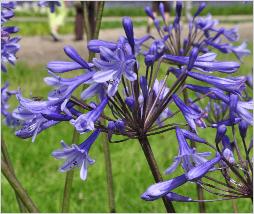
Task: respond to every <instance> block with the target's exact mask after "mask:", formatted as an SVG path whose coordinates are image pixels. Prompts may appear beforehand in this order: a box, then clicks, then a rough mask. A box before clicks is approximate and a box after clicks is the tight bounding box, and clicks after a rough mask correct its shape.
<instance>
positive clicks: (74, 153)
mask: <svg viewBox="0 0 254 214" xmlns="http://www.w3.org/2000/svg"><path fill="white" fill-rule="evenodd" d="M99 134H100V130H95V131H94V132H93V133H92V134H91V135H90V136H89V137H88V138H87V139H86V140H85V141H84V142H83V143H81V144H79V145H76V144H72V145H71V146H69V145H67V144H65V143H64V141H61V145H62V147H63V148H62V149H59V150H55V151H54V152H52V155H53V156H54V157H55V158H56V159H66V161H65V163H64V164H63V165H62V166H61V167H60V169H59V170H60V172H66V171H69V170H71V169H73V168H74V167H78V168H79V167H80V168H81V169H80V178H81V179H82V180H86V177H87V167H88V165H91V164H93V163H94V162H95V161H94V160H93V159H91V158H90V156H89V155H88V153H89V150H90V148H91V146H92V145H93V143H94V142H95V140H96V139H97V138H98V135H99Z"/></svg>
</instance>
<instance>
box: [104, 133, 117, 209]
mask: <svg viewBox="0 0 254 214" xmlns="http://www.w3.org/2000/svg"><path fill="white" fill-rule="evenodd" d="M102 137H103V139H102V141H103V152H104V158H105V168H106V176H107V191H108V206H109V212H110V213H115V212H116V208H115V196H114V188H113V174H112V165H111V158H110V150H109V143H108V140H107V136H106V135H105V134H104V135H102Z"/></svg>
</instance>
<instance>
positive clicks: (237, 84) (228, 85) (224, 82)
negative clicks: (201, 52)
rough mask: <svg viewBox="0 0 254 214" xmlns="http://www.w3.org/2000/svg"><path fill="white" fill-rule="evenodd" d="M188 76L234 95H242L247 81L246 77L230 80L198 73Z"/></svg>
mask: <svg viewBox="0 0 254 214" xmlns="http://www.w3.org/2000/svg"><path fill="white" fill-rule="evenodd" d="M188 76H190V77H192V78H194V79H196V80H200V81H203V82H206V83H209V84H212V85H214V86H215V87H217V88H219V89H221V90H223V91H228V92H232V93H240V92H241V91H242V90H243V89H244V83H245V81H246V77H244V76H241V77H238V78H237V79H236V78H235V79H233V78H231V79H229V78H222V77H216V76H209V75H204V74H200V73H196V72H191V71H190V72H188Z"/></svg>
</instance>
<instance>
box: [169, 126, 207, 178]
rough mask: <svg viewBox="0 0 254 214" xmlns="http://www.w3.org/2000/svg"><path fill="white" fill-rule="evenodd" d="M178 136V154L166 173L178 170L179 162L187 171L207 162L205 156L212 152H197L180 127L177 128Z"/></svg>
mask: <svg viewBox="0 0 254 214" xmlns="http://www.w3.org/2000/svg"><path fill="white" fill-rule="evenodd" d="M176 137H177V141H178V145H179V153H178V156H176V157H175V158H174V162H173V163H172V164H171V165H170V166H169V168H168V169H166V171H165V173H166V174H170V173H172V172H174V171H175V170H176V168H177V167H178V165H179V164H182V167H183V169H184V170H185V172H188V171H189V170H190V169H192V168H193V167H194V166H197V165H199V164H202V163H205V162H206V161H207V159H205V158H204V157H206V156H209V155H210V152H204V153H197V152H196V150H195V149H193V148H191V147H190V146H189V145H188V143H187V141H186V139H185V137H184V134H183V132H182V131H181V129H180V128H178V127H177V128H176Z"/></svg>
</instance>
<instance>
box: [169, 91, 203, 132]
mask: <svg viewBox="0 0 254 214" xmlns="http://www.w3.org/2000/svg"><path fill="white" fill-rule="evenodd" d="M173 100H174V102H175V104H176V105H177V107H178V108H179V109H180V110H181V112H182V114H183V116H184V118H185V119H186V121H187V122H188V124H189V126H190V127H191V128H192V129H193V130H196V120H199V119H201V117H202V114H201V113H199V112H197V111H195V110H194V109H192V108H191V107H189V106H187V105H186V104H184V102H183V101H182V100H181V99H180V98H179V97H178V96H177V95H173Z"/></svg>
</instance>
